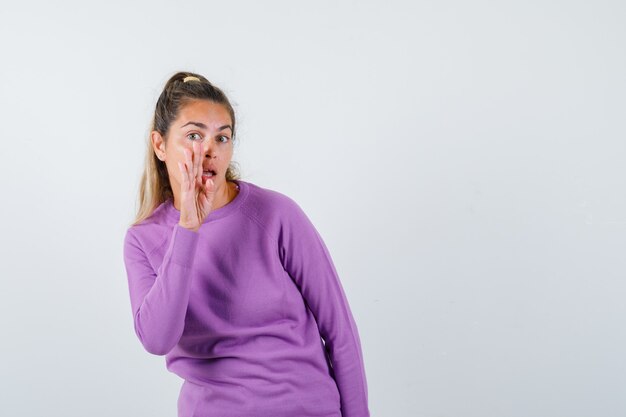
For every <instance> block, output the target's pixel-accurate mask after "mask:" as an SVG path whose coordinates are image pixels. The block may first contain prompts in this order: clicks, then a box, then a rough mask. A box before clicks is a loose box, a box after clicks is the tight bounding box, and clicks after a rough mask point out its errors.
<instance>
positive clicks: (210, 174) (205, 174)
mask: <svg viewBox="0 0 626 417" xmlns="http://www.w3.org/2000/svg"><path fill="white" fill-rule="evenodd" d="M215 175H216V174H215V171H212V170H208V171H202V176H203V177H206V178H212V177H214V176H215Z"/></svg>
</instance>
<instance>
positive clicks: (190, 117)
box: [174, 100, 232, 128]
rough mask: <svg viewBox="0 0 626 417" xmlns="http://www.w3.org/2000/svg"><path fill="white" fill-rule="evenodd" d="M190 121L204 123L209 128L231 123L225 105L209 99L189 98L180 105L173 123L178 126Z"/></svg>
mask: <svg viewBox="0 0 626 417" xmlns="http://www.w3.org/2000/svg"><path fill="white" fill-rule="evenodd" d="M190 121H193V122H200V123H204V124H205V125H207V126H208V127H209V128H217V127H220V126H223V125H225V124H231V123H232V120H230V113H228V110H227V109H226V107H224V105H222V104H219V103H215V102H213V101H210V100H191V101H189V102H187V103H185V104H184V105H183V106H182V107H181V109H180V111H179V114H178V117H177V119H176V121H175V122H174V124H175V125H176V127H177V128H180V127H181V126H182V125H184V124H185V123H187V122H190Z"/></svg>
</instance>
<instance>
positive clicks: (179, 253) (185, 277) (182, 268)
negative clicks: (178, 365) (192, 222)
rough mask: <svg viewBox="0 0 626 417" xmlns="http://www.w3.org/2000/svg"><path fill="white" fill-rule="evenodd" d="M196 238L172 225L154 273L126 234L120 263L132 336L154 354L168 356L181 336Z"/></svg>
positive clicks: (138, 245) (191, 232) (139, 248)
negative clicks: (126, 281)
mask: <svg viewBox="0 0 626 417" xmlns="http://www.w3.org/2000/svg"><path fill="white" fill-rule="evenodd" d="M198 237H199V234H198V233H197V232H194V231H193V230H189V229H186V228H184V227H182V226H180V225H179V224H176V225H175V226H174V228H173V230H172V236H171V239H170V241H169V244H168V247H167V250H166V252H165V255H164V256H163V261H162V263H161V265H160V266H159V267H158V268H157V270H156V271H155V270H154V268H153V267H152V266H151V264H150V262H149V260H148V256H147V254H146V252H145V251H144V249H143V248H142V246H141V244H140V243H139V241H138V239H137V237H136V236H135V235H134V233H133V232H132V228H131V229H129V230H128V231H127V232H126V236H125V239H124V263H125V267H126V273H127V276H128V288H129V292H130V303H131V308H132V313H133V322H134V327H135V333H136V334H137V337H138V338H139V340H140V341H141V343H142V345H143V346H144V348H145V349H146V350H147V351H148V352H150V353H152V354H154V355H165V354H166V353H168V352H169V351H170V350H172V348H173V347H174V346H176V344H177V343H178V341H179V340H180V337H181V336H182V334H183V328H184V325H185V315H186V313H187V305H188V303H189V293H190V288H191V268H192V263H193V259H194V256H195V252H196V248H197V243H198Z"/></svg>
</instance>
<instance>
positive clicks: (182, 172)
mask: <svg viewBox="0 0 626 417" xmlns="http://www.w3.org/2000/svg"><path fill="white" fill-rule="evenodd" d="M177 163H178V169H179V170H180V177H181V180H182V184H181V185H182V188H183V189H185V190H186V189H187V187H188V186H187V171H186V170H185V168H184V167H183V163H182V162H180V161H178V162H177Z"/></svg>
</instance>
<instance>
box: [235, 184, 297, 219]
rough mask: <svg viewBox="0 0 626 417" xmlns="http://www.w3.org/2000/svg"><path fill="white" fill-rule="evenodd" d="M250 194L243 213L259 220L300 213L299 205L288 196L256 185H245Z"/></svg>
mask: <svg viewBox="0 0 626 417" xmlns="http://www.w3.org/2000/svg"><path fill="white" fill-rule="evenodd" d="M247 184H248V187H249V189H250V193H249V196H248V199H247V201H246V202H247V204H246V205H245V211H246V212H247V213H248V214H249V215H253V216H254V217H257V218H259V219H268V218H271V217H276V216H278V217H285V216H289V215H291V214H294V213H295V212H297V211H301V210H302V209H301V207H300V205H299V204H298V203H297V202H296V201H295V200H294V199H293V198H292V197H290V196H289V195H287V194H285V193H283V192H280V191H277V190H274V189H271V188H267V187H262V186H260V185H257V184H253V183H247Z"/></svg>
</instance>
